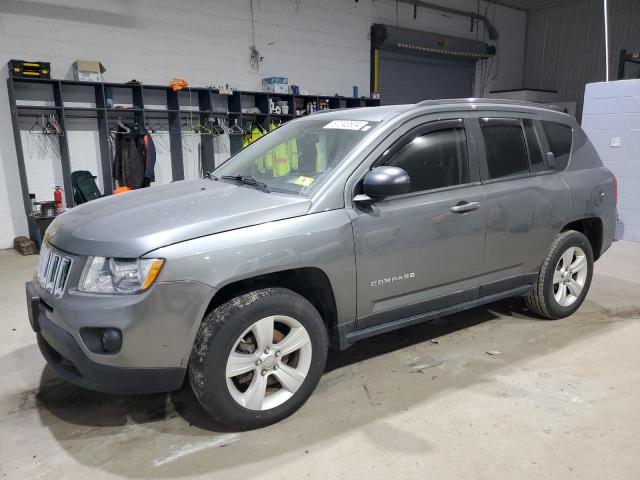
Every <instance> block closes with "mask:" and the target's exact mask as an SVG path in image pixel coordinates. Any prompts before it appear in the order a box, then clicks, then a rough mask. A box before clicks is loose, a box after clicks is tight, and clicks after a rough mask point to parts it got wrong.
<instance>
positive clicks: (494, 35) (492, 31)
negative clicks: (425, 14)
mask: <svg viewBox="0 0 640 480" xmlns="http://www.w3.org/2000/svg"><path fill="white" fill-rule="evenodd" d="M396 1H397V2H400V3H406V4H407V5H411V6H413V7H422V8H428V9H430V10H438V11H440V12H444V13H448V14H450V15H459V16H462V17H469V18H470V19H472V20H474V19H477V20H481V21H482V22H484V24H485V26H486V27H487V33H488V34H489V38H490V39H491V40H497V39H498V38H499V37H500V34H499V33H498V30H497V29H496V27H495V26H494V25H493V24H492V23H491V22H490V21H489V19H488V18H487V17H485V16H484V15H479V14H478V13H476V12H467V11H465V10H458V9H457V8H451V7H444V6H442V5H435V4H433V3H427V2H423V1H422V0H396Z"/></svg>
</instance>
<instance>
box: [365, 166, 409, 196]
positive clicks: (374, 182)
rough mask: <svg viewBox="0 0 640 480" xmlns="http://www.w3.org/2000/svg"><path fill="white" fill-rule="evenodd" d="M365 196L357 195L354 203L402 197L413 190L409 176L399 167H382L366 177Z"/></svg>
mask: <svg viewBox="0 0 640 480" xmlns="http://www.w3.org/2000/svg"><path fill="white" fill-rule="evenodd" d="M362 187H363V193H364V195H356V197H355V198H354V201H356V202H365V201H369V202H371V201H375V200H376V199H380V198H384V197H390V196H393V195H401V194H403V193H407V192H408V191H409V189H410V188H411V179H410V178H409V174H408V173H407V172H405V171H404V170H403V169H401V168H398V167H389V166H382V167H378V168H374V169H373V170H371V171H370V172H369V173H367V175H366V176H365V177H364V181H363V184H362Z"/></svg>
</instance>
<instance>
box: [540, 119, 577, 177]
mask: <svg viewBox="0 0 640 480" xmlns="http://www.w3.org/2000/svg"><path fill="white" fill-rule="evenodd" d="M542 127H543V128H544V133H545V134H546V135H547V140H548V141H549V148H550V149H551V152H553V155H554V156H555V157H556V169H557V170H558V171H562V170H564V169H565V168H567V165H568V164H569V155H570V154H571V138H572V131H571V127H568V126H567V125H563V124H561V123H555V122H547V121H543V122H542Z"/></svg>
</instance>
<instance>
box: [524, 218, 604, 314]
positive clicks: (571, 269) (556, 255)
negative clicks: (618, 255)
mask: <svg viewBox="0 0 640 480" xmlns="http://www.w3.org/2000/svg"><path fill="white" fill-rule="evenodd" d="M592 275H593V251H592V249H591V244H590V243H589V240H588V239H587V237H585V236H584V235H583V234H582V233H580V232H576V231H574V230H567V231H566V232H562V233H560V234H559V235H558V236H557V237H556V239H555V240H554V242H553V244H552V245H551V249H550V250H549V253H548V255H547V258H546V259H545V261H544V263H543V265H542V268H541V269H540V275H539V276H538V282H537V284H536V286H535V288H534V289H533V291H532V292H531V293H530V294H529V295H527V296H526V297H525V301H526V304H527V307H528V308H529V310H531V311H533V312H534V313H536V314H538V315H540V316H542V317H546V318H549V319H557V318H564V317H567V316H569V315H571V314H572V313H574V312H575V311H576V310H578V308H579V307H580V305H582V302H583V300H584V297H585V296H586V295H587V291H588V290H589V286H590V285H591V277H592Z"/></svg>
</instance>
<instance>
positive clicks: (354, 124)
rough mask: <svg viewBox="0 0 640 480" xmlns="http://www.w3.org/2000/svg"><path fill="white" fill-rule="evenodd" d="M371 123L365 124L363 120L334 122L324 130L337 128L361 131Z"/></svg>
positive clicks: (328, 124)
mask: <svg viewBox="0 0 640 480" xmlns="http://www.w3.org/2000/svg"><path fill="white" fill-rule="evenodd" d="M368 123H369V122H365V121H362V120H334V121H333V122H329V123H327V124H326V125H325V126H324V127H322V128H337V129H340V130H360V129H361V128H362V127H364V126H366V125H367V124H368Z"/></svg>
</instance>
